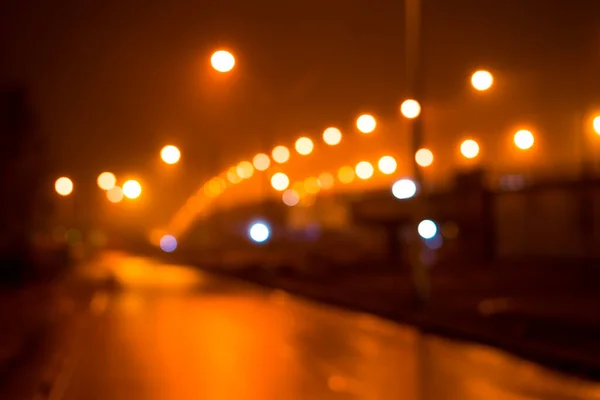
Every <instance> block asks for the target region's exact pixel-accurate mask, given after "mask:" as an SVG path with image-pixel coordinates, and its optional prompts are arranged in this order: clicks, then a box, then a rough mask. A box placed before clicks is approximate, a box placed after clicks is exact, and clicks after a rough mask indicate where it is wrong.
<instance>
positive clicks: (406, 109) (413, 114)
mask: <svg viewBox="0 0 600 400" xmlns="http://www.w3.org/2000/svg"><path fill="white" fill-rule="evenodd" d="M400 112H401V113H402V115H404V117H405V118H408V119H414V118H417V117H418V116H419V115H420V114H421V105H420V104H419V102H418V101H416V100H413V99H409V100H404V101H403V102H402V105H400Z"/></svg>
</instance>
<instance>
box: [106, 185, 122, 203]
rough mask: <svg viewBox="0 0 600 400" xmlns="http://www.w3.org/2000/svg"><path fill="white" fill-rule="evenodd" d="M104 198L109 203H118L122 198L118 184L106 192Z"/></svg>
mask: <svg viewBox="0 0 600 400" xmlns="http://www.w3.org/2000/svg"><path fill="white" fill-rule="evenodd" d="M106 198H107V199H108V201H110V202H111V203H120V202H121V201H122V200H123V189H121V188H120V187H118V186H113V187H112V188H111V189H110V190H108V191H107V192H106Z"/></svg>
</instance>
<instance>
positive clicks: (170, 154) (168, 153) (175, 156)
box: [160, 145, 181, 164]
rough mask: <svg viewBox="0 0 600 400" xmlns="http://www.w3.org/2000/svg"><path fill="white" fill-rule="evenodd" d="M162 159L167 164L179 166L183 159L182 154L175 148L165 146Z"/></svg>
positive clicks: (161, 155)
mask: <svg viewBox="0 0 600 400" xmlns="http://www.w3.org/2000/svg"><path fill="white" fill-rule="evenodd" d="M160 158H162V160H163V161H164V162H165V163H166V164H177V163H178V162H179V159H180V158H181V152H180V151H179V149H178V148H177V147H175V146H171V145H169V146H165V147H163V148H162V150H161V151H160Z"/></svg>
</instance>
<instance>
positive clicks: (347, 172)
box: [337, 165, 356, 183]
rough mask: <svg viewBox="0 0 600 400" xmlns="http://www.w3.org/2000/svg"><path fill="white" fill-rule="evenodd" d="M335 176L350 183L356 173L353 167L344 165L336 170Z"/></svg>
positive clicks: (343, 181)
mask: <svg viewBox="0 0 600 400" xmlns="http://www.w3.org/2000/svg"><path fill="white" fill-rule="evenodd" d="M337 176H338V179H339V180H340V182H342V183H352V181H354V178H355V177H356V174H355V172H354V168H352V167H350V166H348V165H346V166H344V167H342V168H340V169H339V170H338V173H337Z"/></svg>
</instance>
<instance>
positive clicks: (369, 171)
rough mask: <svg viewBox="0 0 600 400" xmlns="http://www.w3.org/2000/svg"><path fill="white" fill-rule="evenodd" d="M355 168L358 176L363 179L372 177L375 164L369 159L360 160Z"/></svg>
mask: <svg viewBox="0 0 600 400" xmlns="http://www.w3.org/2000/svg"><path fill="white" fill-rule="evenodd" d="M354 170H355V172H356V176H358V177H359V178H360V179H363V180H366V179H369V178H371V177H372V176H373V173H374V172H375V171H374V169H373V165H372V164H371V163H370V162H368V161H361V162H359V163H358V164H356V168H355V169H354Z"/></svg>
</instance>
